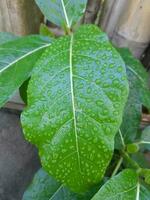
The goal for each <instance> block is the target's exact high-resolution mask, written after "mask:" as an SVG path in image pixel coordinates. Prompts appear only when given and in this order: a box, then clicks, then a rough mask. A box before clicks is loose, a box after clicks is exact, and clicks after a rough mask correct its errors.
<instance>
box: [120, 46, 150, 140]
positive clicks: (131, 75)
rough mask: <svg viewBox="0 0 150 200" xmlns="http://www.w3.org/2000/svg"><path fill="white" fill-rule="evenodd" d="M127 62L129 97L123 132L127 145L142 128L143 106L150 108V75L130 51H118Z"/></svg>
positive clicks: (122, 127) (122, 126)
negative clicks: (149, 79)
mask: <svg viewBox="0 0 150 200" xmlns="http://www.w3.org/2000/svg"><path fill="white" fill-rule="evenodd" d="M118 51H119V53H120V55H121V56H122V58H123V59H124V61H125V64H126V69H127V76H128V81H129V90H130V92H129V97H128V101H127V103H126V107H125V110H124V116H123V122H122V125H121V132H122V134H123V137H124V140H125V142H126V143H130V142H133V140H134V139H135V138H136V137H137V133H138V130H139V127H140V121H141V113H142V104H143V105H145V106H146V107H147V108H149V107H150V106H149V104H150V100H148V99H150V93H149V87H148V73H147V72H146V70H145V69H144V67H143V66H142V64H141V63H140V62H139V61H138V60H137V59H135V58H134V57H133V56H132V54H131V53H130V52H129V50H128V49H118Z"/></svg>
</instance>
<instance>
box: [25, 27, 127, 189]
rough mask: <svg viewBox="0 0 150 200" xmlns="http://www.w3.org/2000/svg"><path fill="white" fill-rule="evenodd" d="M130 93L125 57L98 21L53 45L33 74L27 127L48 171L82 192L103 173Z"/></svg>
mask: <svg viewBox="0 0 150 200" xmlns="http://www.w3.org/2000/svg"><path fill="white" fill-rule="evenodd" d="M89 47H90V48H89ZM60 48H61V51H60ZM91 53H92V54H91ZM116 58H117V60H116ZM108 68H109V71H108V72H107V73H106V71H107V69H108ZM127 94H128V84H127V80H126V74H125V68H124V64H123V62H122V59H121V58H120V56H119V54H118V53H117V52H116V51H115V49H114V48H113V47H112V46H111V44H110V43H109V41H108V39H107V37H106V35H105V34H104V33H103V32H100V31H99V29H98V28H97V27H95V26H94V25H90V26H83V27H81V28H80V29H79V30H78V31H77V32H76V33H74V34H73V35H72V36H67V37H62V38H60V39H58V40H56V41H55V42H53V44H52V45H51V46H50V47H48V49H47V50H46V52H45V53H44V54H43V56H42V57H41V59H40V60H39V61H38V63H36V70H34V72H33V74H32V78H31V81H30V84H29V89H28V95H29V96H28V108H27V109H26V110H25V111H24V112H23V114H22V126H23V130H24V133H25V137H26V139H27V140H29V141H30V142H32V143H33V144H36V145H37V146H38V148H39V151H40V157H41V161H42V165H43V166H44V168H45V169H46V170H47V171H48V172H49V174H51V175H53V176H54V177H56V179H58V180H60V181H62V183H63V184H66V185H68V186H69V187H70V188H71V189H72V190H74V191H78V192H80V191H81V192H82V191H85V190H87V189H88V188H89V187H90V186H91V185H93V184H95V183H98V182H99V181H100V180H101V179H102V178H103V176H104V173H105V170H106V168H107V166H108V164H109V162H110V160H111V157H112V153H113V144H114V136H115V133H116V131H117V130H118V128H119V125H120V123H121V116H122V112H123V108H124V104H125V101H126V99H127ZM37 99H38V101H37ZM43 102H44V103H43ZM90 171H91V172H92V173H90Z"/></svg>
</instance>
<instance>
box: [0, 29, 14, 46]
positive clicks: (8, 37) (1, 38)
mask: <svg viewBox="0 0 150 200" xmlns="http://www.w3.org/2000/svg"><path fill="white" fill-rule="evenodd" d="M17 38H18V37H17V36H15V35H13V34H12V33H8V32H0V45H1V44H4V43H6V42H9V41H12V40H15V39H17Z"/></svg>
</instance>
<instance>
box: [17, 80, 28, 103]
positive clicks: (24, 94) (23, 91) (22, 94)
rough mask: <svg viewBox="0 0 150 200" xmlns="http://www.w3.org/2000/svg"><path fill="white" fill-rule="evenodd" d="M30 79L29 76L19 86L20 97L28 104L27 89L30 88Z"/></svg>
mask: <svg viewBox="0 0 150 200" xmlns="http://www.w3.org/2000/svg"><path fill="white" fill-rule="evenodd" d="M29 81H30V78H28V79H27V80H26V81H25V82H24V83H23V84H22V85H21V86H20V88H19V94H20V97H21V99H22V100H23V102H24V103H25V104H26V105H27V104H28V99H27V89H28V85H29Z"/></svg>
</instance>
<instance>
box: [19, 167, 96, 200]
mask: <svg viewBox="0 0 150 200" xmlns="http://www.w3.org/2000/svg"><path fill="white" fill-rule="evenodd" d="M96 189H97V188H94V189H93V190H91V191H90V192H87V193H86V194H83V195H78V194H76V193H73V192H71V191H69V189H67V188H66V187H64V186H63V185H61V184H60V183H59V182H57V181H56V180H55V179H54V178H52V177H51V176H49V175H48V174H47V173H46V172H45V171H44V170H43V169H40V170H39V171H38V172H37V173H36V175H35V177H34V179H33V181H32V184H31V185H30V186H29V188H28V189H27V190H26V192H25V193H24V195H23V199H22V200H90V199H91V197H92V196H93V195H94V193H95V192H96Z"/></svg>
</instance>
